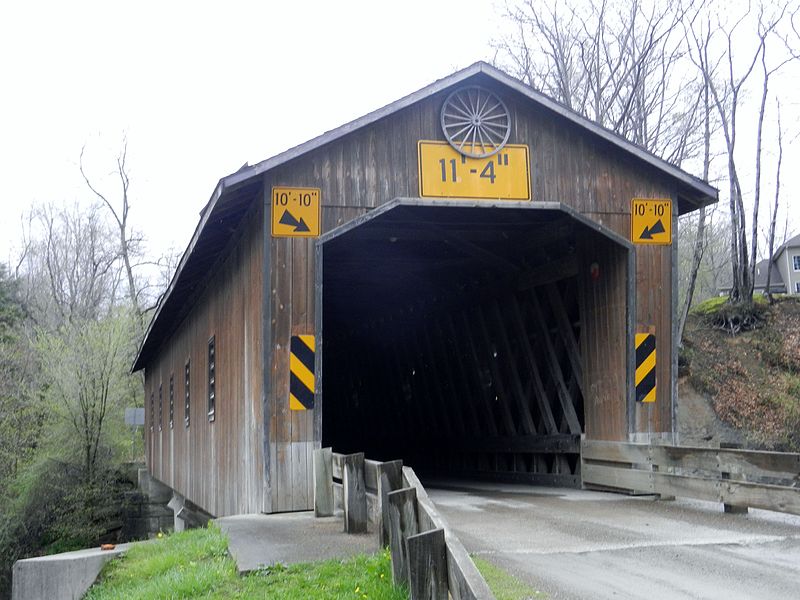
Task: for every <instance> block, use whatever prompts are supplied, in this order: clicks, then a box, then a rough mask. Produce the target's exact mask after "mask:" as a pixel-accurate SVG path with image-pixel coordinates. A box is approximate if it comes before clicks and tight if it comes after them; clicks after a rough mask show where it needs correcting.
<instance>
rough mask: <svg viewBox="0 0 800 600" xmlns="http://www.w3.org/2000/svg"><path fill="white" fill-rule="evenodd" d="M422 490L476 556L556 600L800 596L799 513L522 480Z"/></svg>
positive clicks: (443, 484) (446, 484)
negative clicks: (732, 510) (728, 510)
mask: <svg viewBox="0 0 800 600" xmlns="http://www.w3.org/2000/svg"><path fill="white" fill-rule="evenodd" d="M425 487H426V489H427V490H428V493H429V495H430V497H431V499H432V500H433V501H434V502H435V503H436V506H437V507H438V508H439V509H440V511H441V512H442V514H443V515H444V517H445V519H447V521H448V523H449V525H450V526H451V527H452V528H453V530H454V531H455V532H456V534H457V535H458V537H459V538H460V539H461V542H462V543H463V544H464V546H465V547H466V548H467V550H468V551H469V552H470V553H472V554H476V555H478V556H482V557H483V558H486V559H487V560H489V561H490V562H493V563H495V564H497V565H499V566H501V567H503V568H505V569H507V570H508V571H510V572H512V573H514V574H515V575H516V576H517V577H519V578H520V579H522V580H524V581H527V582H528V583H530V584H531V585H533V586H534V587H535V588H536V589H538V590H541V591H542V592H545V593H546V594H548V595H549V597H550V598H553V599H558V600H560V599H565V600H571V599H592V600H603V599H612V598H613V599H614V600H622V599H629V598H630V599H633V598H647V599H648V600H657V599H662V598H663V599H665V600H666V599H669V600H676V599H696V598H724V599H725V600H753V599H759V598H765V599H766V598H769V599H771V600H778V599H787V600H788V599H792V600H797V599H798V598H800V517H796V516H792V515H783V514H779V513H773V512H769V511H760V510H751V511H750V514H748V515H732V514H725V513H723V512H722V506H721V505H719V504H712V503H708V502H699V501H690V500H676V501H672V502H664V501H656V500H655V499H654V498H653V497H652V496H647V497H629V496H623V495H617V494H605V493H599V492H589V491H582V490H569V489H553V488H542V487H531V486H524V485H504V484H480V483H459V482H431V481H429V482H425Z"/></svg>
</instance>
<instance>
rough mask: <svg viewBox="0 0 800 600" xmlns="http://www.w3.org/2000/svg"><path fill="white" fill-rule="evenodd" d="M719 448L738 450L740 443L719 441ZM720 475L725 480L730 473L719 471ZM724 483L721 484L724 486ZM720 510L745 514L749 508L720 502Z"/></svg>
mask: <svg viewBox="0 0 800 600" xmlns="http://www.w3.org/2000/svg"><path fill="white" fill-rule="evenodd" d="M719 447H720V450H725V449H728V450H739V449H741V447H742V445H741V444H736V443H731V442H720V443H719ZM720 475H721V476H722V480H723V481H727V480H728V479H730V478H731V474H730V473H728V472H727V471H721V472H720ZM724 485H725V484H723V486H724ZM722 510H723V511H724V512H726V513H728V514H731V515H746V514H747V513H748V512H749V511H750V509H749V508H748V507H747V506H736V505H734V504H725V503H724V502H723V503H722Z"/></svg>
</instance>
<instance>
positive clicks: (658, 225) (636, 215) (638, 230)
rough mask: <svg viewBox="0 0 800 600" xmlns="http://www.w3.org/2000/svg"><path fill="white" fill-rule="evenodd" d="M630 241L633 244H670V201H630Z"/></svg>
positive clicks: (639, 199) (659, 199)
mask: <svg viewBox="0 0 800 600" xmlns="http://www.w3.org/2000/svg"><path fill="white" fill-rule="evenodd" d="M631 241H632V242H633V243H634V244H662V245H669V244H671V243H672V200H669V199H668V198H634V199H633V200H632V201H631Z"/></svg>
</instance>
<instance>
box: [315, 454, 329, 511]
mask: <svg viewBox="0 0 800 600" xmlns="http://www.w3.org/2000/svg"><path fill="white" fill-rule="evenodd" d="M332 515H333V450H332V449H331V448H320V449H319V450H314V516H315V517H330V516H332Z"/></svg>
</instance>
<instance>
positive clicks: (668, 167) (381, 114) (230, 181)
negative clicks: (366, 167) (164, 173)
mask: <svg viewBox="0 0 800 600" xmlns="http://www.w3.org/2000/svg"><path fill="white" fill-rule="evenodd" d="M476 76H482V77H484V78H488V79H489V80H492V81H494V82H496V83H499V84H501V85H503V86H505V87H507V88H509V89H511V90H513V91H515V92H517V93H519V94H521V95H522V96H523V97H525V98H527V99H529V100H531V101H533V102H535V103H536V104H538V105H539V106H541V107H543V108H545V109H547V110H549V111H551V112H552V113H554V114H556V115H558V116H560V117H562V118H564V119H566V120H567V121H570V122H572V123H574V124H576V125H578V126H580V127H581V128H583V129H584V130H586V131H588V132H590V133H592V134H594V135H595V136H597V137H598V138H600V139H603V140H605V141H606V142H608V143H610V144H612V145H613V146H615V147H617V148H618V149H620V150H622V151H623V152H624V153H626V154H628V155H629V156H631V157H633V158H635V159H637V160H639V161H642V162H644V163H646V164H647V165H649V166H651V167H654V168H655V169H657V170H658V171H661V172H662V173H664V174H665V175H667V176H669V177H670V178H671V179H672V180H673V181H675V183H677V187H678V192H679V196H678V197H679V202H680V201H683V202H684V205H686V204H688V207H687V208H688V209H689V210H693V209H695V208H699V207H701V206H705V205H707V204H712V203H714V202H716V201H717V196H718V191H717V189H716V188H714V187H713V186H711V185H709V184H708V183H707V182H705V181H703V180H702V179H700V178H698V177H695V176H694V175H691V174H689V173H687V172H686V171H683V170H681V169H680V168H678V167H676V166H675V165H672V164H670V163H668V162H667V161H665V160H663V159H661V158H659V157H657V156H655V155H654V154H652V153H650V152H649V151H647V150H645V149H644V148H642V147H641V146H639V145H637V144H634V143H632V142H630V141H628V140H626V139H625V138H623V137H621V136H620V135H619V134H617V133H615V132H613V131H611V130H610V129H606V128H605V127H602V126H601V125H598V124H597V123H595V122H593V121H591V120H589V119H587V118H586V117H584V116H582V115H580V114H578V113H576V112H575V111H573V110H571V109H569V108H567V107H566V106H564V105H562V104H560V103H558V102H556V101H555V100H553V99H552V98H549V97H548V96H545V95H544V94H542V93H541V92H538V91H536V90H534V89H533V88H531V87H530V86H528V85H525V84H524V83H522V82H521V81H519V80H517V79H514V78H513V77H511V76H510V75H508V74H506V73H504V72H503V71H501V70H499V69H497V68H495V67H493V66H491V65H489V64H487V63H485V62H476V63H474V64H472V65H470V66H469V67H466V68H464V69H462V70H460V71H457V72H455V73H453V74H452V75H448V76H447V77H444V78H442V79H439V80H438V81H435V82H434V83H432V84H430V85H428V86H426V87H424V88H422V89H420V90H418V91H416V92H414V93H412V94H409V95H408V96H405V97H403V98H400V99H399V100H396V101H394V102H392V103H391V104H388V105H386V106H384V107H383V108H379V109H378V110H375V111H373V112H371V113H368V114H366V115H364V116H363V117H360V118H358V119H356V120H354V121H351V122H350V123H347V124H345V125H342V126H340V127H337V128H336V129H333V130H331V131H328V132H326V133H324V134H322V135H320V136H317V137H315V138H313V139H311V140H309V141H307V142H304V143H302V144H300V145H298V146H295V147H293V148H290V149H288V150H286V151H284V152H281V153H279V154H276V155H275V156H273V157H271V158H268V159H266V160H264V161H261V162H259V163H257V164H255V165H252V166H248V165H245V166H243V167H242V168H240V169H239V170H238V171H236V172H235V173H232V174H230V175H228V176H226V177H223V178H222V179H220V180H219V182H218V183H217V185H216V187H215V189H214V192H213V193H212V194H211V198H210V199H209V201H208V203H207V204H206V205H205V207H204V208H203V210H202V211H201V213H200V221H199V223H198V224H197V227H196V228H195V231H194V234H193V235H192V239H191V241H190V242H189V245H188V247H187V248H186V250H185V252H184V254H183V256H182V257H181V261H180V263H179V264H178V268H177V269H176V271H175V274H174V276H173V278H172V280H171V281H170V284H169V286H168V288H167V290H166V292H165V293H164V294H163V295H162V297H161V299H160V301H159V303H158V306H157V307H156V311H155V314H154V315H153V318H152V319H151V321H150V324H149V326H148V328H147V332H146V333H145V337H144V338H143V340H142V344H141V346H140V348H139V352H138V353H137V357H136V360H135V362H134V365H133V367H132V370H133V371H137V370H139V369H141V368H143V367H144V366H145V362H146V359H147V356H149V355H150V354H151V353H152V352H153V351H154V350H155V349H156V346H157V345H158V343H157V341H158V339H160V337H159V334H160V335H161V336H163V335H165V334H166V333H168V332H167V331H166V330H167V327H168V326H165V325H164V320H165V318H166V316H167V315H166V313H169V316H170V318H169V319H166V320H168V321H170V323H172V324H173V325H174V326H177V325H178V324H179V321H180V320H181V317H180V310H178V308H176V307H174V306H171V305H172V304H175V303H176V302H177V303H180V301H181V298H184V299H185V298H189V297H191V295H190V294H191V291H192V290H193V289H194V287H193V284H194V286H196V285H197V284H196V283H195V279H194V277H198V276H201V274H202V272H203V271H206V270H207V268H208V266H210V263H211V262H213V259H211V258H209V257H210V256H212V255H213V254H214V253H213V249H214V248H217V249H218V250H221V249H222V248H223V247H224V245H225V242H224V241H223V242H221V243H220V242H215V243H211V242H209V241H208V240H206V239H205V238H207V237H208V236H209V235H210V232H209V231H208V230H210V229H212V228H211V227H210V226H209V225H210V223H211V222H212V217H214V218H216V217H217V216H219V213H223V214H224V215H225V216H227V218H234V217H235V216H236V214H237V213H241V212H242V211H241V210H240V211H236V210H234V209H235V208H236V206H235V204H236V199H238V200H239V202H245V203H246V202H247V200H246V199H243V198H244V197H245V196H247V195H248V194H255V193H256V192H257V188H258V181H259V180H258V177H259V176H260V175H262V174H263V173H265V172H267V171H269V170H271V169H274V168H275V167H278V166H280V165H283V164H285V163H287V162H289V161H291V160H293V159H295V158H298V157H300V156H302V155H304V154H307V153H309V152H311V151H313V150H315V149H317V148H320V147H322V146H324V145H326V144H329V143H331V142H333V141H335V140H338V139H340V138H342V137H344V136H346V135H348V134H350V133H352V132H354V131H357V130H359V129H362V128H364V127H367V126H369V125H371V124H373V123H375V122H377V121H379V120H380V119H383V118H386V117H388V116H390V115H392V114H394V113H396V112H398V111H400V110H402V109H404V108H406V107H408V106H411V105H412V104H415V103H417V102H420V101H422V100H424V99H426V98H428V97H430V96H433V95H434V94H437V93H439V92H441V91H443V90H446V89H448V88H451V87H454V86H456V85H458V84H460V83H463V82H464V81H466V80H468V79H470V78H474V77H476ZM231 199H233V202H232V201H231ZM222 205H225V206H222ZM226 211H227V212H226ZM683 212H686V211H683ZM240 216H241V214H239V217H240ZM229 230H230V228H228V231H229ZM230 235H232V234H230V233H229V234H228V236H230ZM201 246H202V247H204V252H203V256H205V257H206V260H207V261H210V262H206V264H205V267H206V268H205V269H202V268H199V267H200V266H202V265H197V264H195V263H198V262H202V261H198V260H197V257H195V256H194V255H195V253H196V252H197V251H198V249H199V248H200V247H201ZM193 257H194V259H193ZM191 267H194V269H195V271H197V273H198V274H197V275H194V276H193V277H189V276H187V275H186V274H185V272H186V271H187V270H189V269H190V268H191ZM186 279H189V280H190V281H189V282H187V281H186ZM182 283H183V284H184V285H182ZM187 283H188V285H186V284H187ZM182 288H183V289H182ZM179 291H183V293H179ZM176 321H178V322H176Z"/></svg>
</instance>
